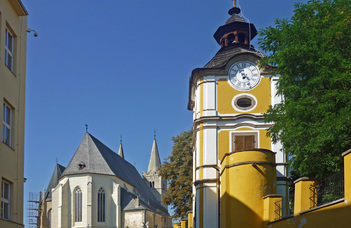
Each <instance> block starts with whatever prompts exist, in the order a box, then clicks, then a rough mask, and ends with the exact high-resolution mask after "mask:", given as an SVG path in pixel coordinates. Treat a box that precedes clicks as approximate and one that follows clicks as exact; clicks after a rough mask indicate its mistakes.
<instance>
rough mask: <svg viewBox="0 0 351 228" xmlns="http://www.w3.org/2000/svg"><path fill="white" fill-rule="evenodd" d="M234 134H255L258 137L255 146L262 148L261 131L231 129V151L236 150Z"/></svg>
mask: <svg viewBox="0 0 351 228" xmlns="http://www.w3.org/2000/svg"><path fill="white" fill-rule="evenodd" d="M234 135H255V136H257V138H255V141H256V142H255V146H256V148H260V132H259V131H230V132H229V142H230V145H229V153H232V152H234V140H233V136H234Z"/></svg>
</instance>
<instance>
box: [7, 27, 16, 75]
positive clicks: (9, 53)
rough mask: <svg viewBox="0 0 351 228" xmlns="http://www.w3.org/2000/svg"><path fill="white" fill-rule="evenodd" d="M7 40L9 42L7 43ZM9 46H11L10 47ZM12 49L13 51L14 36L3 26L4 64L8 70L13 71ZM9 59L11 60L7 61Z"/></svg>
mask: <svg viewBox="0 0 351 228" xmlns="http://www.w3.org/2000/svg"><path fill="white" fill-rule="evenodd" d="M9 41H11V43H10V44H9ZM10 46H11V47H10ZM14 51H15V36H14V35H13V33H12V32H11V31H10V29H9V28H7V27H6V28H5V65H6V66H7V68H8V69H9V70H10V71H12V72H13V71H14V70H13V69H14V67H13V66H14V59H15V58H14ZM9 59H10V60H11V62H9Z"/></svg>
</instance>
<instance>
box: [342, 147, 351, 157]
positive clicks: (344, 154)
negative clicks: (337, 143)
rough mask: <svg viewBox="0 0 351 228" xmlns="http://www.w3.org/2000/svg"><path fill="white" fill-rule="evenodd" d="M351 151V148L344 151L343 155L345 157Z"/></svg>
mask: <svg viewBox="0 0 351 228" xmlns="http://www.w3.org/2000/svg"><path fill="white" fill-rule="evenodd" d="M349 153H351V148H350V149H348V150H347V151H345V152H344V153H342V154H341V156H343V157H345V156H346V155H348V154H349Z"/></svg>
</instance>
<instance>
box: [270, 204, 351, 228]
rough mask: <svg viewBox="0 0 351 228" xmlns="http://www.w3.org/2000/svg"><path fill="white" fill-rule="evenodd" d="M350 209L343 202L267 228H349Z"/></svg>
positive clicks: (277, 222) (274, 223) (284, 220)
mask: <svg viewBox="0 0 351 228" xmlns="http://www.w3.org/2000/svg"><path fill="white" fill-rule="evenodd" d="M350 215H351V207H350V205H346V204H345V202H341V203H339V204H336V205H333V206H330V207H325V208H323V209H319V210H316V211H312V212H310V213H305V214H302V215H299V216H295V217H293V218H289V219H283V220H280V221H276V222H273V223H270V224H265V227H269V228H300V227H303V228H315V227H318V228H347V227H351V216H350Z"/></svg>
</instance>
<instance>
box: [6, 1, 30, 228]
mask: <svg viewBox="0 0 351 228" xmlns="http://www.w3.org/2000/svg"><path fill="white" fill-rule="evenodd" d="M26 14H27V13H26V11H25V9H24V8H22V6H21V4H20V2H19V1H18V0H3V1H0V17H1V18H0V41H2V42H0V101H1V102H0V109H1V110H0V119H1V125H2V121H3V104H4V103H6V104H7V105H8V106H9V107H11V108H12V110H13V112H12V126H11V136H12V143H11V145H10V146H8V145H6V144H5V143H3V142H2V138H3V136H2V130H1V131H0V135H1V137H0V138H1V142H0V158H1V159H0V182H1V181H2V180H6V181H7V182H9V183H10V188H11V192H10V194H11V199H10V220H11V221H4V220H2V219H1V218H0V227H8V228H11V227H22V226H23V225H22V224H23V183H24V115H25V85H26V48H27V47H26V44H27V32H26V27H27V16H26ZM6 28H7V29H8V30H9V31H11V32H12V35H13V36H14V51H13V57H14V60H13V61H14V68H13V71H11V70H10V69H9V68H8V67H7V66H6V65H5V64H4V63H5V62H4V61H5V60H4V56H5V42H4V40H5V30H6ZM1 129H2V126H1ZM0 191H1V188H0ZM0 194H1V192H0Z"/></svg>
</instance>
